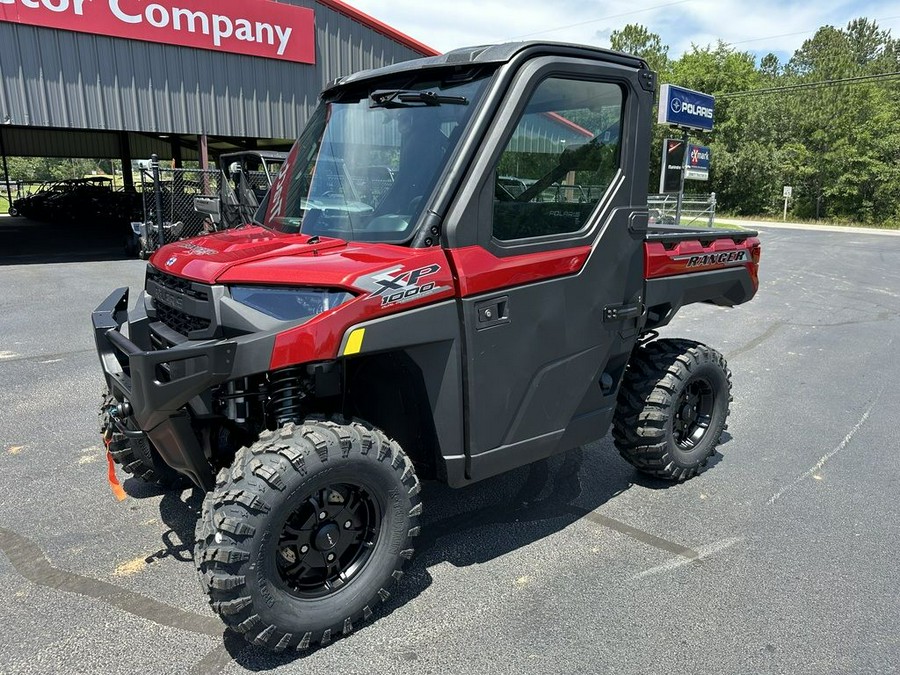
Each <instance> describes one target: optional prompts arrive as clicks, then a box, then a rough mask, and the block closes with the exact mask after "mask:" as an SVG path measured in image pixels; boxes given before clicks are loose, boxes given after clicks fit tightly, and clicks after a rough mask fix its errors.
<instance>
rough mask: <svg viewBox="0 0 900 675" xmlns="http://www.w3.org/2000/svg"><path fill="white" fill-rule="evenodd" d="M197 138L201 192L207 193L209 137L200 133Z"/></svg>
mask: <svg viewBox="0 0 900 675" xmlns="http://www.w3.org/2000/svg"><path fill="white" fill-rule="evenodd" d="M197 140H198V141H199V142H198V145H199V147H200V174H201V176H202V180H201V185H202V186H203V187H202V189H203V194H205V195H208V194H209V173H208V171H209V138H208V137H207V136H206V134H200V136H198V138H197Z"/></svg>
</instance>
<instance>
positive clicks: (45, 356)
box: [0, 349, 96, 363]
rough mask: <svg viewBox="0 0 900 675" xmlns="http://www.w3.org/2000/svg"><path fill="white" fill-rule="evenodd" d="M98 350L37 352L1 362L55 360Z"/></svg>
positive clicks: (0, 361) (1, 361)
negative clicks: (55, 352)
mask: <svg viewBox="0 0 900 675" xmlns="http://www.w3.org/2000/svg"><path fill="white" fill-rule="evenodd" d="M93 351H96V350H95V349H76V350H75V351H72V352H61V353H59V354H36V355H34V356H15V357H12V358H8V359H2V360H0V363H19V362H20V361H55V360H61V359H62V358H64V357H66V356H76V355H78V354H87V353H88V352H93Z"/></svg>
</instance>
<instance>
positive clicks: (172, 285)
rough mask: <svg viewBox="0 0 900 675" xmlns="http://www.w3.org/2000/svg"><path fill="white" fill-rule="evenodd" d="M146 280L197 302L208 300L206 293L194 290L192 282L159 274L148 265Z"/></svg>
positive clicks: (162, 273)
mask: <svg viewBox="0 0 900 675" xmlns="http://www.w3.org/2000/svg"><path fill="white" fill-rule="evenodd" d="M147 280H148V281H155V282H156V283H157V284H159V285H160V286H164V287H165V288H168V289H169V290H170V291H175V292H176V293H181V294H183V295H187V296H188V297H191V298H195V299H197V300H209V294H208V293H207V292H206V291H203V290H199V291H198V290H197V289H195V288H194V287H193V285H192V282H191V281H189V280H188V279H182V278H181V277H176V276H172V275H171V274H166V273H164V272H160V271H159V270H158V269H156V268H154V267H150V266H149V265H148V266H147Z"/></svg>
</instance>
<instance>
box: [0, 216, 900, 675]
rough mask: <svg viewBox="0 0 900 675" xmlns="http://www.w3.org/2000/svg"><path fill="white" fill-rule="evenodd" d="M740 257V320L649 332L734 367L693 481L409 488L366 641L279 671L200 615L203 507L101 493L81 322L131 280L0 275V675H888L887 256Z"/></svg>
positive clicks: (891, 623)
mask: <svg viewBox="0 0 900 675" xmlns="http://www.w3.org/2000/svg"><path fill="white" fill-rule="evenodd" d="M761 237H762V240H763V245H764V254H763V256H764V257H763V263H762V264H763V267H762V289H761V291H760V293H759V295H758V297H757V298H756V299H755V300H754V301H753V302H752V303H750V304H748V305H745V306H743V307H739V308H735V309H731V310H728V309H720V308H715V307H708V306H691V307H688V308H685V309H684V310H682V312H681V314H680V315H679V317H678V318H677V319H676V321H675V323H674V324H673V325H672V326H671V327H670V328H669V329H667V331H666V334H669V335H681V336H686V337H690V338H694V339H698V340H702V341H704V342H708V343H709V344H711V345H713V346H715V347H717V348H719V349H720V350H722V351H723V352H724V353H725V354H726V356H727V357H728V359H729V363H730V365H731V368H732V370H733V371H734V403H733V412H732V416H731V423H730V428H729V437H728V440H727V443H725V444H724V445H723V446H722V447H721V449H720V450H721V451H720V453H718V454H717V455H716V456H715V457H714V461H713V462H712V466H711V467H710V468H709V470H707V471H706V472H705V473H703V474H701V475H700V476H699V477H697V478H695V479H694V480H691V481H689V482H688V483H685V484H683V485H677V486H669V487H667V486H665V485H662V484H659V483H656V482H653V481H649V480H646V479H644V478H641V477H640V476H639V475H637V474H636V473H635V472H634V471H633V470H632V469H631V468H630V467H629V466H628V465H626V464H625V463H624V462H623V461H621V460H620V459H619V458H618V456H617V454H616V452H615V450H614V448H613V446H612V443H611V440H610V439H609V437H607V438H605V439H603V440H601V441H599V442H597V443H594V444H592V445H590V446H587V447H584V448H581V449H577V450H573V451H571V452H570V453H568V454H566V455H564V456H561V457H557V458H554V459H553V460H551V461H548V462H543V463H540V464H537V465H534V466H532V467H530V468H526V469H522V470H519V471H516V472H513V473H511V474H508V475H505V476H501V477H499V478H496V479H493V480H490V481H487V482H485V483H483V484H480V485H476V486H473V487H471V488H468V489H466V490H463V491H458V492H454V491H451V490H449V489H445V488H442V487H439V486H435V485H431V486H428V487H427V489H426V490H425V493H424V494H425V505H426V519H425V523H424V524H425V527H424V531H423V536H422V538H421V540H420V541H419V542H418V555H417V557H416V558H415V560H414V561H413V564H412V566H411V570H410V572H409V574H408V575H407V577H405V579H404V582H405V585H404V586H403V590H402V591H401V592H399V593H398V594H396V595H395V596H394V597H393V598H392V600H391V601H390V603H389V605H388V606H387V607H386V608H385V609H384V610H383V611H382V612H381V613H380V615H379V617H378V620H377V621H376V622H374V623H371V624H369V625H367V626H365V627H363V628H362V629H361V630H359V631H358V632H356V633H354V634H353V635H351V636H350V637H349V638H346V639H341V640H338V641H337V642H335V643H333V644H331V645H329V646H328V647H326V648H324V649H318V650H316V651H312V652H310V653H308V654H306V655H297V654H290V655H282V656H273V655H270V654H267V653H265V652H262V651H260V650H259V649H257V648H254V647H251V646H247V645H245V644H244V643H243V642H242V641H241V640H240V639H239V638H236V637H234V636H232V635H230V634H224V633H223V629H222V626H221V624H219V622H218V620H217V619H215V618H214V617H213V615H212V613H211V612H210V611H209V610H208V609H207V607H206V604H205V600H204V597H203V596H202V594H201V592H200V589H199V585H198V583H197V580H196V578H195V574H194V570H193V565H192V562H191V560H190V558H191V544H192V539H193V522H194V519H195V513H196V511H197V509H198V507H199V503H200V502H199V496H198V495H196V494H194V493H192V492H191V491H187V492H185V493H183V494H178V493H173V494H165V495H163V494H159V493H157V492H155V491H153V490H151V489H149V488H147V487H145V486H142V485H140V484H138V483H136V482H134V481H133V480H130V481H128V482H127V483H126V489H127V490H128V491H129V492H130V493H131V495H132V497H131V498H129V499H128V500H127V501H124V502H122V503H117V502H116V501H115V500H114V499H113V497H112V495H111V493H110V490H109V488H108V486H107V484H106V478H105V473H106V464H105V459H104V454H103V451H102V449H101V447H100V444H99V438H98V436H97V431H96V405H97V403H98V402H99V398H100V386H101V379H100V375H99V370H98V364H97V361H96V356H95V355H94V353H93V351H92V346H91V336H90V331H89V328H88V313H89V311H90V310H91V309H92V308H93V307H94V306H95V305H96V304H98V303H99V302H100V301H101V300H102V299H103V298H104V297H105V295H106V294H107V292H108V291H109V290H111V289H112V288H114V287H115V286H117V285H130V286H131V287H132V288H135V289H136V288H139V287H140V285H141V278H142V264H141V263H140V262H138V261H122V260H119V261H106V262H78V263H56V264H46V265H38V264H22V260H26V261H27V262H34V261H33V260H32V259H31V258H22V259H19V260H15V261H13V263H14V264H6V265H0V285H2V288H3V289H4V293H3V295H2V296H0V549H2V551H0V626H2V638H0V642H2V644H3V647H2V649H0V672H3V673H13V672H15V673H48V672H66V673H116V674H119V675H121V674H124V673H148V672H152V673H186V672H187V673H216V672H222V673H241V672H247V671H254V672H256V671H260V670H267V669H277V672H284V673H307V672H309V673H327V672H334V673H341V674H342V675H349V674H350V673H382V672H385V673H386V672H390V673H397V674H400V673H478V672H484V673H492V674H493V673H575V672H579V673H607V672H608V673H622V672H639V673H657V672H665V673H679V672H695V673H713V672H715V673H817V674H818V673H838V672H840V673H845V672H865V673H876V672H881V673H888V672H897V671H898V669H900V644H898V642H900V638H898V636H900V600H898V591H897V588H898V582H900V572H898V567H897V558H898V553H900V544H898V542H900V500H898V498H897V495H898V488H900V478H898V476H900V472H898V448H900V432H898V428H900V427H898V425H897V415H898V413H900V359H898V358H897V355H896V354H897V350H898V349H900V270H898V262H900V237H883V236H876V235H869V234H865V233H858V232H852V231H850V232H838V233H834V232H819V231H801V230H786V229H775V228H765V227H763V232H762V234H761Z"/></svg>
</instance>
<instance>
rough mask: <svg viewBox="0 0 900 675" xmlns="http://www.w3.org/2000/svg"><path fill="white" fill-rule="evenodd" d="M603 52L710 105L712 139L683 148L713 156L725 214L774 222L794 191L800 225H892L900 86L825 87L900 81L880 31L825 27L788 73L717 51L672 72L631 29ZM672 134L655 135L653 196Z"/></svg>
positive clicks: (897, 216)
mask: <svg viewBox="0 0 900 675" xmlns="http://www.w3.org/2000/svg"><path fill="white" fill-rule="evenodd" d="M612 46H613V48H614V49H621V50H623V51H631V52H632V53H636V54H637V55H639V56H643V57H644V58H646V59H647V60H648V62H650V63H652V64H653V65H654V67H657V68H659V69H660V70H662V71H663V76H662V77H661V78H660V80H661V81H662V82H671V83H673V84H678V85H680V86H684V87H688V88H690V89H697V90H699V91H704V92H708V93H711V94H714V95H715V96H716V118H715V131H714V133H713V134H710V135H703V134H699V135H697V134H695V135H694V136H693V140H694V142H702V143H708V144H710V145H711V146H712V149H713V163H712V171H711V176H710V178H711V180H710V183H709V184H708V189H709V190H711V191H715V192H716V195H717V198H718V202H719V204H720V207H721V208H722V209H723V210H724V211H729V212H733V213H739V214H747V215H766V214H769V215H780V213H781V209H782V208H783V201H782V197H781V194H782V188H783V186H785V185H792V186H793V187H794V200H793V202H792V204H791V212H792V213H793V214H794V215H795V216H796V217H798V218H803V219H812V218H827V219H831V220H837V221H841V220H843V221H855V222H861V223H867V224H873V225H885V224H886V225H889V226H890V225H892V226H898V225H900V199H898V197H897V196H898V195H900V78H898V77H897V76H896V75H894V76H891V77H884V78H881V77H878V78H876V79H867V80H860V81H855V82H845V83H834V84H830V83H829V81H832V80H837V79H845V78H859V77H871V76H879V75H884V74H890V73H897V72H898V71H900V40H896V39H894V38H893V37H891V34H890V31H887V30H882V29H881V28H880V27H879V26H878V25H877V24H876V23H875V22H873V21H870V20H868V19H865V18H860V19H856V20H854V21H851V22H850V23H849V24H848V25H847V26H846V27H845V28H836V27H834V26H824V27H822V28H820V29H819V30H818V31H817V32H816V33H815V34H814V35H813V36H812V37H811V38H809V39H808V40H806V41H805V42H804V43H803V45H802V46H801V47H800V48H799V49H798V50H797V51H796V52H795V53H794V55H793V56H792V57H791V59H789V60H788V61H787V62H786V63H780V62H779V60H778V58H777V57H776V56H775V55H773V54H769V55H767V56H765V57H763V58H762V59H760V61H759V63H757V62H756V59H755V57H754V56H753V55H752V54H750V53H748V52H741V51H737V50H735V49H734V48H732V47H730V46H728V45H727V44H725V43H723V42H719V43H718V44H716V45H714V46H712V45H710V46H706V47H700V46H697V45H694V46H692V48H691V50H690V51H688V52H687V53H685V54H684V55H682V56H681V58H679V59H677V60H674V61H672V60H670V59H669V58H668V47H666V46H665V45H663V44H662V42H661V40H659V36H658V35H655V34H654V33H650V32H649V31H648V30H647V29H646V28H644V27H642V26H633V25H632V26H626V27H625V28H624V29H623V30H622V31H620V32H617V33H613V36H612ZM810 85H813V86H810ZM773 89H775V90H778V91H771V90H773ZM755 90H760V93H758V94H751V95H745V94H744V92H753V91H755ZM671 133H672V132H671V131H669V130H667V129H665V128H663V127H657V129H656V131H655V132H654V147H653V151H652V154H651V161H652V167H651V168H652V172H651V176H652V178H651V185H650V191H651V192H655V191H656V182H657V180H658V175H659V174H658V171H659V169H658V166H659V157H658V155H659V154H660V150H659V149H660V147H661V139H662V138H663V137H664V135H669V134H671Z"/></svg>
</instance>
